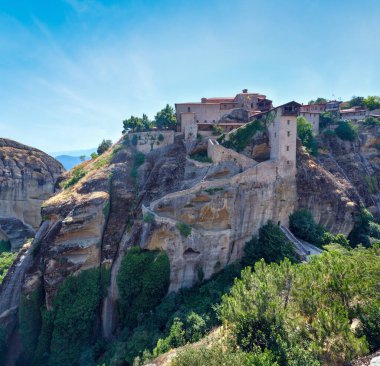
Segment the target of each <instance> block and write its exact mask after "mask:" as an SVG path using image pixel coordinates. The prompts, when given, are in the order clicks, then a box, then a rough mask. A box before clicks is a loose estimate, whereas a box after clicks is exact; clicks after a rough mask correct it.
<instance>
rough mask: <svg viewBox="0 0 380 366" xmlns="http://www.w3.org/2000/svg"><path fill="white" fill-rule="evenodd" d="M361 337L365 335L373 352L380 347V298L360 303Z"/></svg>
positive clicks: (359, 334)
mask: <svg viewBox="0 0 380 366" xmlns="http://www.w3.org/2000/svg"><path fill="white" fill-rule="evenodd" d="M358 317H359V320H360V326H359V329H358V331H357V334H358V336H359V337H361V336H365V337H366V339H367V341H368V343H369V346H370V349H371V351H372V352H374V351H376V350H378V349H379V348H380V300H379V299H374V300H371V301H369V302H367V303H365V304H362V305H359V307H358Z"/></svg>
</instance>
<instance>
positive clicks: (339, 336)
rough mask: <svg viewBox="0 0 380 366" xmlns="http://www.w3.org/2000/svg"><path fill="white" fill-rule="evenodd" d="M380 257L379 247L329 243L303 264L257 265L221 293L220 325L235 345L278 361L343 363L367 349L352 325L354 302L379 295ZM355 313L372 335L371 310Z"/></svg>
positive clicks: (281, 362)
mask: <svg viewBox="0 0 380 366" xmlns="http://www.w3.org/2000/svg"><path fill="white" fill-rule="evenodd" d="M379 257H380V250H379V248H374V249H363V248H357V249H353V250H349V251H347V250H337V249H334V248H333V247H330V249H329V251H325V252H323V253H322V254H321V255H319V256H314V257H312V258H311V260H310V262H309V263H303V264H293V265H292V264H291V263H290V262H289V261H288V260H284V261H283V262H281V263H280V264H274V263H272V264H270V265H266V264H265V262H264V261H261V262H257V263H256V265H255V271H254V272H252V270H251V268H250V267H248V268H247V269H245V270H243V271H242V277H241V280H237V281H236V282H235V285H234V286H233V288H232V289H231V292H230V294H229V295H225V296H224V297H223V302H222V307H221V316H222V319H223V321H224V324H225V326H226V328H227V329H228V330H229V332H230V333H231V335H232V336H233V337H234V339H235V341H236V343H237V346H238V347H239V348H240V349H242V350H243V351H246V352H253V353H255V352H256V351H257V349H261V350H266V349H267V350H269V351H271V352H272V354H273V355H274V356H275V357H276V360H277V361H278V363H279V364H280V365H284V366H286V365H318V364H319V361H320V362H322V363H323V364H326V365H342V364H346V363H348V362H349V361H350V360H352V359H353V358H355V357H358V356H360V355H363V354H365V353H366V352H368V343H367V341H366V338H365V337H362V336H361V335H358V334H355V333H354V331H353V328H352V327H351V324H352V322H353V320H354V318H355V317H356V314H357V305H358V303H359V304H363V303H371V302H372V301H375V300H376V299H378V288H377V286H378V283H379V280H380V260H379V259H380V258H379ZM376 301H377V300H376ZM375 306H376V305H375V304H373V306H371V309H375ZM360 311H361V314H362V315H361V316H362V317H363V314H366V316H367V317H369V318H370V319H371V320H370V321H369V322H368V324H371V325H370V326H364V327H365V328H366V329H367V331H368V334H374V335H375V337H376V334H378V333H377V332H378V329H377V328H376V326H374V324H373V321H372V320H373V319H375V318H376V314H371V311H369V310H367V308H366V307H363V308H361V309H360ZM364 323H365V322H364ZM305 357H306V358H307V359H308V360H305ZM300 358H301V359H300Z"/></svg>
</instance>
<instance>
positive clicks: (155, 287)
mask: <svg viewBox="0 0 380 366" xmlns="http://www.w3.org/2000/svg"><path fill="white" fill-rule="evenodd" d="M169 281H170V263H169V258H168V256H167V254H166V253H165V252H164V251H142V250H141V249H140V248H139V247H132V248H131V249H130V250H129V251H128V252H127V254H126V255H125V256H124V257H123V259H122V261H121V265H120V269H119V272H118V273H117V278H116V282H117V286H118V289H119V293H120V315H121V318H122V319H123V321H124V323H125V324H126V325H129V326H135V325H136V324H137V320H138V316H139V315H142V314H145V313H147V312H149V311H151V310H153V309H154V308H155V307H156V306H157V305H158V304H159V303H160V301H161V300H162V298H163V297H164V296H165V295H166V293H167V291H168V287H169Z"/></svg>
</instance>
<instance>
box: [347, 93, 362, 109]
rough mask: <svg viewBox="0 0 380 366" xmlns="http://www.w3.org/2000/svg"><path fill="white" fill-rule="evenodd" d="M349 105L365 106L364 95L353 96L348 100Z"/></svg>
mask: <svg viewBox="0 0 380 366" xmlns="http://www.w3.org/2000/svg"><path fill="white" fill-rule="evenodd" d="M348 105H349V107H363V106H364V97H355V96H353V97H352V98H351V99H350V100H349V101H348Z"/></svg>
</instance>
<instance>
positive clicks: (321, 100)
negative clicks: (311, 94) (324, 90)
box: [307, 97, 327, 104]
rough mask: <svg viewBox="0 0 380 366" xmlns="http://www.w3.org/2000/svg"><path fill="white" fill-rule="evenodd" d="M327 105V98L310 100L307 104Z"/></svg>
mask: <svg viewBox="0 0 380 366" xmlns="http://www.w3.org/2000/svg"><path fill="white" fill-rule="evenodd" d="M318 103H327V99H326V98H321V97H318V98H317V99H316V100H310V101H309V102H308V103H307V104H318Z"/></svg>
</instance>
